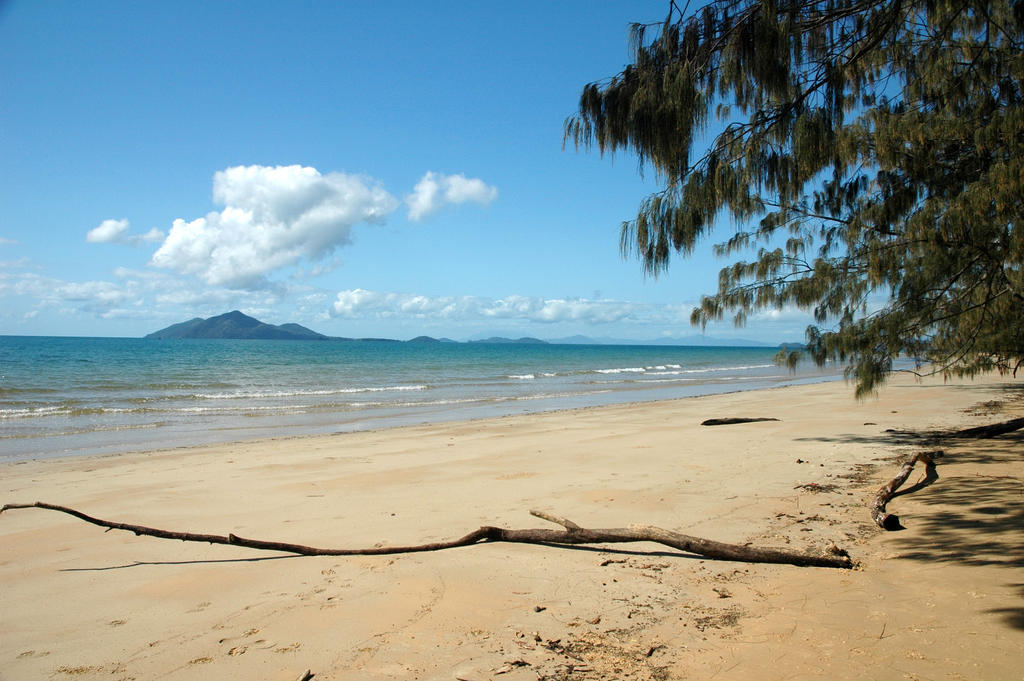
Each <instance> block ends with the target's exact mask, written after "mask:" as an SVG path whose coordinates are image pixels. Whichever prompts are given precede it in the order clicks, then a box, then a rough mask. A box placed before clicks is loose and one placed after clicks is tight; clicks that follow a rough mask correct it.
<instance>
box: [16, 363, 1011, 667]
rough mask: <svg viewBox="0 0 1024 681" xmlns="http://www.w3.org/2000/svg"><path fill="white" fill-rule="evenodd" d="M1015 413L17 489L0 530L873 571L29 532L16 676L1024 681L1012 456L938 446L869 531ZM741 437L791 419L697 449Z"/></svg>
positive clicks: (289, 463)
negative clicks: (907, 468) (892, 526)
mask: <svg viewBox="0 0 1024 681" xmlns="http://www.w3.org/2000/svg"><path fill="white" fill-rule="evenodd" d="M1021 387H1022V382H1021V381H1019V380H1010V379H1006V380H1004V379H1002V378H1000V377H984V378H981V379H978V380H976V381H951V382H950V383H949V384H943V383H942V382H941V380H931V381H928V380H926V381H921V382H918V381H916V380H909V379H908V377H903V376H900V377H894V378H893V381H892V382H891V383H890V384H889V385H888V386H887V387H885V388H883V389H882V391H881V392H880V394H879V396H878V397H877V398H869V399H868V400H866V401H864V402H856V401H855V400H854V399H853V393H852V388H851V387H850V386H849V385H847V384H846V383H845V382H842V381H832V382H821V383H811V384H806V385H800V386H789V387H780V388H768V389H761V390H755V391H737V392H732V393H725V394H718V395H711V396H701V397H698V398H696V399H691V398H678V399H673V400H666V401H659V402H639V403H631V404H626V405H614V406H604V407H585V408H580V409H575V410H561V411H555V412H542V413H532V414H526V415H509V416H504V417H499V418H491V419H479V420H470V421H455V422H443V423H430V424H425V425H409V426H400V427H394V428H386V429H381V430H372V431H358V432H349V433H342V434H337V435H313V436H287V437H285V438H281V439H264V440H257V441H246V442H234V443H224V444H217V445H206V446H198V447H187V448H178V449H168V450H151V451H144V452H136V453H131V454H109V455H96V456H89V457H69V458H61V459H35V460H28V461H22V462H17V463H15V462H5V463H3V464H0V470H2V471H3V474H4V475H3V480H4V493H3V500H2V501H3V503H25V502H28V503H30V502H33V501H44V502H49V503H56V504H63V505H67V506H71V507H75V508H78V509H79V510H82V511H83V512H86V513H90V514H93V515H96V516H98V517H102V518H105V519H111V520H116V521H121V522H129V523H133V522H134V523H139V524H143V525H148V526H151V527H161V528H165V529H171V530H180V531H194V532H210V533H227V532H232V533H236V534H239V535H241V536H246V537H252V538H259V539H267V540H276V541H291V542H296V543H304V544H309V545H317V546H325V545H326V546H339V545H340V546H373V545H375V544H378V543H384V544H389V545H396V544H409V543H417V542H422V541H437V540H443V539H450V538H454V537H456V536H461V535H462V534H464V533H465V532H467V531H470V530H472V529H475V528H476V527H478V526H480V525H484V524H489V525H497V526H502V527H520V528H521V527H536V526H543V525H544V523H543V522H541V521H538V520H536V519H532V518H530V517H529V516H528V511H529V509H530V508H540V509H543V510H547V511H549V512H552V513H555V514H558V515H561V516H563V517H566V518H569V519H571V520H573V521H575V522H577V523H579V524H581V525H583V526H585V527H619V526H626V525H628V524H630V523H643V524H651V525H656V526H659V527H665V528H666V529H673V530H677V531H681V532H685V533H687V534H692V535H696V536H702V537H707V538H710V539H715V540H720V541H731V542H739V543H742V542H753V543H754V544H757V545H764V546H778V547H785V548H790V549H794V550H800V549H811V548H820V547H823V546H825V545H827V544H828V543H829V542H834V543H836V544H837V545H839V546H840V547H842V548H844V549H847V550H848V551H850V553H851V554H852V555H853V557H854V559H855V560H856V561H858V562H859V563H860V567H859V568H858V569H856V570H831V569H815V568H796V567H792V566H780V565H750V564H744V563H733V562H722V561H711V560H706V559H702V558H697V557H692V556H686V555H681V554H677V553H675V552H671V551H665V550H663V548H664V547H657V546H655V545H649V544H638V545H617V546H615V547H614V548H601V549H583V548H576V549H565V548H561V549H556V548H550V547H540V546H529V545H509V544H485V545H480V546H473V547H465V548H460V549H454V550H450V551H441V552H436V553H428V554H409V555H396V556H387V557H384V556H381V557H355V558H337V557H334V558H329V557H322V558H295V557H288V556H283V555H281V554H275V553H267V552H254V551H247V550H245V549H241V548H238V547H225V546H209V545H205V544H183V543H181V542H168V541H162V540H158V539H153V538H147V537H135V536H134V535H131V534H128V533H125V532H109V533H105V532H102V531H99V530H98V528H95V527H94V526H90V525H86V524H84V523H82V522H81V521H79V520H76V519H73V518H69V517H66V516H63V515H62V514H56V513H52V512H49V511H45V510H39V509H28V510H15V511H9V512H7V513H4V514H3V515H2V516H0V537H2V540H0V541H2V542H3V545H4V547H5V554H6V555H5V557H4V559H3V560H2V561H0V579H2V580H3V583H4V584H5V596H4V614H3V616H2V617H0V641H2V643H0V669H2V670H6V671H0V679H7V678H10V679H15V678H58V679H59V678H70V676H71V675H74V676H75V678H79V679H86V680H90V679H110V678H117V679H129V678H137V679H142V678H161V679H199V678H210V677H221V678H253V679H268V680H276V679H281V680H282V681H286V680H289V679H292V680H294V679H295V678H298V677H299V676H300V675H301V674H302V672H303V671H304V670H306V669H309V670H311V671H312V672H313V673H314V674H316V679H317V681H320V679H324V680H329V679H407V678H419V679H457V678H462V679H470V680H472V681H476V680H478V679H492V678H497V679H501V680H506V679H507V680H509V681H526V680H535V679H539V678H552V679H553V678H558V679H567V680H575V679H581V680H582V679H596V678H612V677H625V676H627V675H628V676H629V677H630V678H635V679H651V680H652V681H653V680H654V679H668V678H700V679H704V678H712V677H717V676H719V675H720V674H725V673H726V672H728V673H727V674H726V675H725V678H737V679H744V678H750V679H754V678H766V679H783V678H794V677H796V678H827V677H835V676H837V675H839V674H844V675H846V674H850V673H854V674H858V675H861V676H865V677H868V678H872V677H874V678H892V676H893V674H894V673H897V672H902V673H905V674H909V675H911V676H915V677H923V678H956V674H961V675H962V676H964V677H966V678H992V679H1000V678H1013V676H1012V674H1013V673H1015V672H1014V671H1013V670H1016V669H1019V664H1020V662H1021V655H1020V652H1019V651H1020V650H1021V649H1022V647H1021V646H1022V645H1024V623H1022V621H1021V620H1020V613H1021V612H1022V611H1021V609H1020V593H1019V587H1018V586H1014V585H1019V584H1021V583H1022V582H1024V557H1022V556H1021V545H1020V536H1022V535H1021V531H1022V529H1024V528H1022V527H1021V522H1022V520H1021V519H1022V518H1024V501H1022V498H1021V496H1020V491H1021V485H1022V484H1024V483H1022V482H1021V480H1022V479H1024V464H1022V462H1021V459H1020V456H1019V447H1020V439H1019V436H1018V437H1016V438H1014V437H1012V436H1006V437H1004V438H997V439H994V440H990V441H984V443H983V444H981V445H980V446H979V443H978V442H965V443H963V442H962V443H956V444H954V445H952V446H946V447H944V448H945V449H946V457H944V458H943V460H942V462H941V463H940V465H939V468H938V472H939V476H940V478H939V480H938V481H937V482H935V483H934V484H932V485H930V486H928V487H925V488H923V489H920V490H918V491H915V492H914V493H912V494H905V495H900V496H897V497H896V498H894V499H893V501H892V502H890V509H891V510H893V511H894V512H897V513H899V514H900V515H901V517H903V519H904V523H905V524H906V526H907V527H908V529H907V530H906V531H903V532H896V533H883V532H882V531H881V530H878V529H877V528H876V527H875V526H874V525H873V524H872V523H871V521H870V518H869V516H868V509H867V500H868V499H869V498H870V497H871V496H872V495H873V493H874V492H875V491H877V489H878V487H879V486H880V485H881V484H882V483H883V482H885V481H887V480H888V479H889V478H891V477H892V475H894V474H895V472H896V466H895V462H894V459H895V458H897V457H899V456H905V455H907V454H908V453H909V452H911V451H915V450H917V449H919V448H920V446H921V443H922V440H921V439H915V438H910V437H909V436H904V435H900V434H899V433H905V432H923V431H927V430H931V429H935V428H943V429H955V428H959V427H966V426H972V425H980V424H982V423H988V422H993V421H998V420H1005V419H1006V418H1011V417H1013V416H1020V415H1024V401H1022V400H1021V398H1020V392H1021V391H1020V388H1021ZM986 405H987V406H986ZM728 416H748V417H776V418H780V419H781V420H780V421H778V422H764V423H750V424H742V425H735V426H716V427H702V426H700V425H699V424H700V422H701V421H702V420H704V419H706V418H712V417H728ZM887 430H892V431H897V433H895V434H893V433H889V432H887ZM918 477H920V476H919V475H917V474H916V472H915V475H914V476H912V478H911V480H909V481H908V483H907V486H908V487H909V486H912V485H913V484H915V482H916V481H917V478H918ZM979 481H984V485H982V484H981V483H979ZM972 494H973V495H974V496H973V497H972V496H971V495H972ZM972 500H973V501H972ZM976 509H980V510H976ZM979 531H980V532H982V533H983V534H981V535H980V536H979V535H978V534H976V533H977V532H979ZM879 632H881V633H879ZM981 642H984V644H983V645H982V644H981ZM766 660H771V661H772V664H771V666H770V667H769V668H766V666H765V661H766ZM8 674H9V675H10V676H7V675H8ZM112 675H113V676H112Z"/></svg>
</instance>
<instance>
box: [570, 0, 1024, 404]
mask: <svg viewBox="0 0 1024 681" xmlns="http://www.w3.org/2000/svg"><path fill="white" fill-rule="evenodd" d="M631 46H632V56H633V63H632V64H630V65H629V66H627V67H626V68H625V70H623V71H622V73H620V74H618V75H617V76H615V77H613V78H611V79H610V80H607V81H603V82H601V83H591V84H589V85H587V86H585V88H584V90H583V93H582V95H581V97H580V104H579V111H578V112H577V113H576V114H574V115H573V116H571V117H570V118H568V119H567V120H566V124H565V140H566V141H567V142H572V143H575V145H576V146H577V147H579V146H581V145H582V146H585V147H592V146H596V147H597V148H598V149H599V150H600V151H601V152H602V153H605V152H609V153H610V152H615V151H616V150H620V149H621V150H629V151H632V152H633V153H635V154H636V155H637V156H638V157H639V159H640V163H641V165H642V166H644V167H650V168H653V169H654V172H655V173H656V174H657V176H658V178H659V180H661V181H662V182H663V185H664V188H663V189H662V190H661V191H659V192H658V193H655V194H653V195H651V196H649V197H647V198H646V199H645V200H644V201H643V202H642V203H641V205H640V208H639V210H638V213H637V216H636V218H635V219H633V220H630V221H628V222H625V223H624V224H623V227H622V232H621V246H622V249H623V252H624V253H625V254H634V255H636V256H638V257H639V258H640V259H641V261H642V262H643V264H644V267H645V269H646V270H647V272H648V273H651V274H657V273H658V272H660V271H661V270H663V269H664V268H666V267H668V265H669V261H670V257H671V255H672V253H673V252H679V253H682V254H688V253H689V252H690V251H691V249H692V248H693V247H694V245H695V244H696V243H697V241H698V240H700V239H701V238H702V237H705V236H706V235H708V234H709V233H710V232H711V231H712V230H713V229H714V227H715V224H716V221H720V220H721V219H722V218H726V217H728V218H731V219H732V223H733V224H734V226H735V230H734V232H733V233H732V234H731V236H730V237H729V238H728V239H727V240H726V241H724V242H723V243H719V244H717V245H716V247H715V248H716V251H717V252H718V253H719V254H724V255H732V256H734V257H735V258H737V261H736V262H735V263H734V264H732V265H729V266H727V267H725V268H724V269H723V270H722V271H721V273H720V275H719V288H718V291H717V293H714V294H713V295H707V296H705V297H703V299H702V301H701V305H700V307H698V308H697V309H695V310H694V312H693V315H692V318H691V321H693V322H694V323H695V324H700V325H706V324H707V323H708V322H709V321H711V320H718V319H721V318H723V317H724V316H725V315H726V314H727V313H728V314H731V315H732V316H733V317H734V320H735V321H736V322H737V323H743V321H744V320H745V319H746V316H747V315H748V314H750V313H753V312H756V311H761V310H765V309H782V308H784V307H786V306H796V307H798V308H800V309H804V310H808V311H812V312H813V314H814V318H815V320H816V325H815V326H811V327H809V328H808V330H807V346H808V353H809V354H810V356H811V357H812V358H813V359H814V360H815V361H817V362H819V363H824V362H826V361H830V360H838V361H841V362H844V363H845V364H846V365H847V367H848V372H849V373H850V374H851V375H852V376H853V377H855V378H856V381H857V393H858V395H863V394H865V393H867V392H869V391H871V390H872V389H873V388H874V387H875V386H876V385H877V384H878V383H879V382H880V381H882V380H883V379H884V377H885V376H886V375H887V374H888V373H889V372H890V371H891V370H892V362H893V359H894V358H896V357H898V356H900V355H909V356H912V357H918V358H922V359H926V360H928V361H929V362H931V363H932V366H933V367H935V370H936V371H941V372H944V373H946V374H957V375H971V374H974V373H977V372H979V371H984V370H990V369H999V370H1003V371H1016V369H1017V368H1019V366H1020V365H1021V363H1022V362H1024V235H1022V217H1024V107H1022V103H1024V0H1017V1H1016V2H1011V1H1009V0H1003V1H1001V2H999V1H996V2H976V1H972V0H903V1H900V0H826V1H824V2H817V1H813V0H762V1H756V0H719V1H717V2H712V3H711V4H709V5H707V6H706V7H703V8H702V9H700V10H697V11H695V12H690V11H688V9H686V8H680V6H679V5H677V4H676V3H675V2H670V5H669V13H668V17H667V18H666V19H665V21H664V22H661V23H657V24H636V25H634V26H633V29H632V43H631ZM744 254H746V255H747V257H748V258H749V259H748V260H743V259H740V258H742V257H743V256H744ZM751 254H755V255H753V257H750V255H751ZM785 359H786V360H787V361H789V362H790V363H791V364H792V363H795V361H796V360H797V356H796V355H795V354H790V355H789V356H787V357H786V358H785Z"/></svg>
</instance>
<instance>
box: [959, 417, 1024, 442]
mask: <svg viewBox="0 0 1024 681" xmlns="http://www.w3.org/2000/svg"><path fill="white" fill-rule="evenodd" d="M1021 428H1024V418H1019V419H1010V420H1009V421H1001V422H999V423H993V424H990V425H987V426H977V427H975V428H965V429H964V430H958V431H956V432H955V433H953V434H952V436H951V437H975V438H979V439H982V438H989V437H996V436H998V435H1003V434H1005V433H1012V432H1013V431H1015V430H1020V429H1021Z"/></svg>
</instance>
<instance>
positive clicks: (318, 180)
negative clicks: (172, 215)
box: [152, 165, 398, 288]
mask: <svg viewBox="0 0 1024 681" xmlns="http://www.w3.org/2000/svg"><path fill="white" fill-rule="evenodd" d="M213 198H214V200H215V201H216V202H217V203H220V204H221V205H223V206H224V210H222V211H220V212H212V213H209V214H207V215H206V216H205V217H201V218H196V219H195V220H192V221H185V220H182V219H178V220H175V221H174V224H173V226H172V227H171V231H170V233H169V234H168V235H167V239H166V240H165V241H164V243H163V244H162V245H161V246H160V248H159V249H157V251H156V253H154V254H153V258H152V264H154V265H156V266H158V267H164V268H167V269H171V270H175V271H177V272H181V273H184V274H194V275H196V276H198V277H199V278H200V279H202V280H203V281H205V282H206V283H208V284H214V285H227V286H236V287H242V288H247V287H258V286H262V285H264V284H265V278H266V276H267V275H268V274H269V273H270V272H273V271H274V270H277V269H280V268H282V267H287V266H290V265H294V264H295V263H297V262H299V261H300V260H301V259H303V258H306V259H309V260H318V259H320V258H323V257H324V256H327V255H329V254H330V253H331V252H332V251H333V250H334V249H335V248H337V247H339V246H342V245H344V244H346V243H349V242H350V233H351V231H352V227H353V226H354V225H355V224H357V223H359V222H371V223H372V222H380V221H382V220H383V219H384V218H385V217H387V216H388V215H389V214H390V213H392V212H394V210H395V209H396V208H397V207H398V201H397V200H396V199H395V198H394V197H393V196H392V195H391V194H389V193H388V192H386V191H385V190H384V189H382V188H380V187H378V186H376V185H373V184H371V183H369V182H368V181H367V180H366V179H364V178H362V177H358V176H354V175H345V174H343V173H328V174H326V175H322V174H321V173H320V172H319V171H317V169H316V168H308V167H302V166H297V165H293V166H276V167H268V166H236V167H232V168H227V169H225V170H221V171H218V172H217V173H216V174H214V176H213Z"/></svg>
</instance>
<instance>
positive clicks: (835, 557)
mask: <svg viewBox="0 0 1024 681" xmlns="http://www.w3.org/2000/svg"><path fill="white" fill-rule="evenodd" d="M23 508H42V509H48V510H51V511H59V512H61V513H66V514H68V515H72V516H74V517H76V518H78V519H80V520H84V521H85V522H87V523H91V524H93V525H98V526H100V527H105V528H107V529H108V530H124V531H126V532H133V533H134V534H136V535H144V536H149V537H157V538H160V539H177V540H180V541H189V542H202V543H209V544H227V545H230V546H241V547H245V548H251V549H260V550H266V551H283V552H285V553H294V554H298V555H303V556H379V555H390V554H396V553H417V552H423V551H440V550H443V549H450V548H455V547H459V546H471V545H473V544H479V543H483V542H514V543H520V544H540V545H580V544H614V543H627V542H645V541H646V542H654V543H656V544H661V545H663V546H668V547H670V548H674V549H678V550H680V551H685V552H687V553H693V554H697V555H700V556H704V557H706V558H712V559H716V560H732V561H740V562H746V563H780V564H788V565H798V566H807V567H836V568H850V567H852V566H853V562H852V561H851V560H850V556H849V555H848V554H847V553H846V552H845V551H843V550H842V549H839V548H837V547H834V546H833V547H831V548H830V552H829V553H827V554H824V555H821V554H813V553H797V552H793V551H785V550H782V549H774V548H765V547H757V546H750V545H746V544H728V543H724V542H717V541H712V540H710V539H702V538H700V537H691V536H689V535H685V534H681V533H679V532H672V531H670V530H664V529H661V528H659V527H654V526H651V525H633V526H630V527H626V528H605V529H587V528H584V527H580V526H579V525H577V524H576V523H574V522H572V521H571V520H567V519H565V518H562V517H559V516H555V515H552V514H550V513H545V512H543V511H530V513H531V514H532V515H534V516H535V517H538V518H542V519H544V520H547V521H549V522H552V523H555V524H557V525H561V526H562V527H563V528H564V529H561V530H554V529H548V528H532V529H506V528H501V527H491V526H486V525H485V526H483V527H480V528H477V529H476V530H473V531H472V532H470V533H468V534H466V535H464V536H463V537H460V538H459V539H453V540H450V541H443V542H431V543H426V544H415V545H411V546H375V547H371V548H354V549H345V548H342V549H332V548H318V547H314V546H304V545H302V544H289V543H285V542H273V541H263V540H259V539H246V538H244V537H239V536H237V535H235V534H228V535H226V536H225V535H216V534H196V533H192V532H172V531H169V530H162V529H159V528H154V527H145V526H143V525H134V524H131V523H122V522H114V521H109V520H102V519H100V518H95V517H93V516H90V515H87V514H85V513H82V512H81V511H78V510H75V509H73V508H68V507H66V506H58V505H56V504H47V503H44V502H41V501H37V502H35V503H32V504H5V505H4V506H3V508H0V513H3V512H5V511H8V510H14V509H23Z"/></svg>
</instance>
